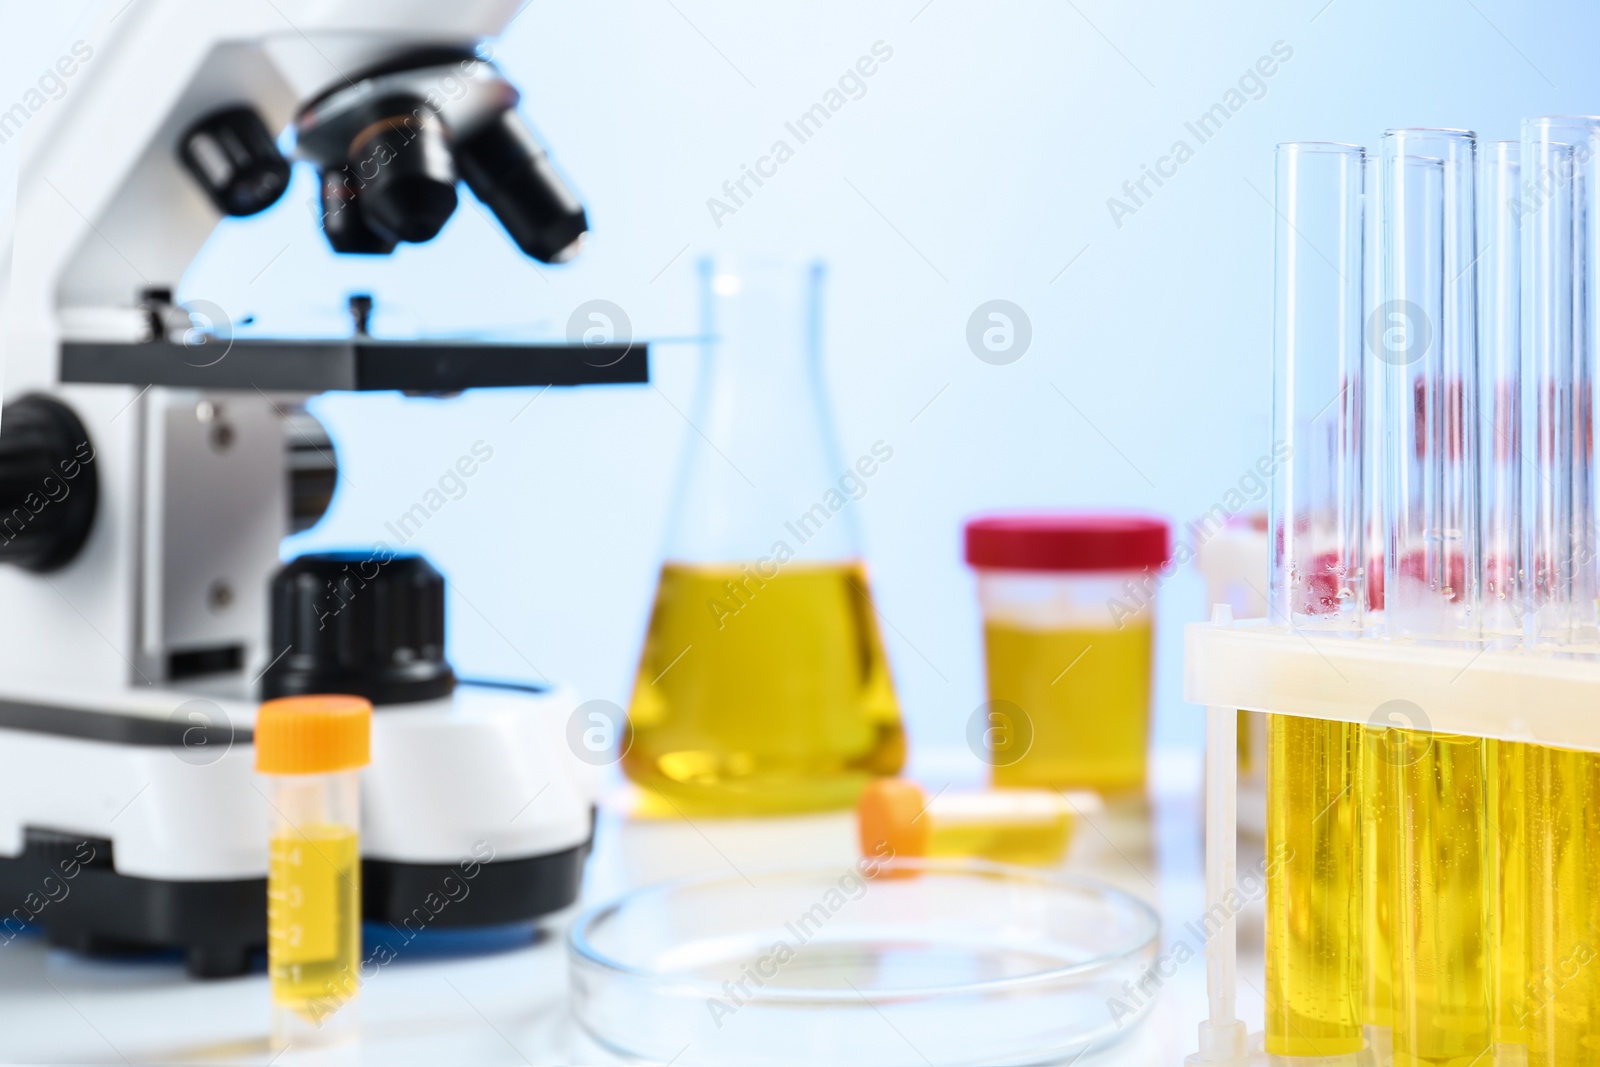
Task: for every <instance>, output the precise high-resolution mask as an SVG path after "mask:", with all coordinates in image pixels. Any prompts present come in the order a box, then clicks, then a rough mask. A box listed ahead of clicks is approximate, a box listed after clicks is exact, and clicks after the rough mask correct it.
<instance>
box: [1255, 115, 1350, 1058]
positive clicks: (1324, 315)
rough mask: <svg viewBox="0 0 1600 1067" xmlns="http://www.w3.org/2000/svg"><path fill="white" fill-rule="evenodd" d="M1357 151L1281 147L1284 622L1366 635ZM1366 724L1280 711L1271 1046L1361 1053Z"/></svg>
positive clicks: (1279, 505) (1278, 502)
mask: <svg viewBox="0 0 1600 1067" xmlns="http://www.w3.org/2000/svg"><path fill="white" fill-rule="evenodd" d="M1365 154H1366V153H1365V151H1364V150H1363V149H1362V148H1360V147H1358V146H1355V145H1339V144H1323V143H1294V144H1281V145H1279V146H1278V153H1277V215H1278V222H1277V229H1276V259H1277V273H1276V284H1275V306H1274V332H1273V347H1274V362H1273V438H1274V451H1275V454H1278V453H1279V452H1280V449H1281V454H1286V456H1287V458H1286V459H1284V461H1283V462H1282V463H1281V464H1280V465H1279V467H1278V470H1277V473H1276V475H1275V477H1274V479H1273V487H1272V512H1271V519H1270V522H1271V529H1272V531H1273V540H1274V543H1273V549H1272V557H1271V559H1272V566H1271V575H1270V582H1271V589H1270V593H1269V604H1270V608H1271V616H1272V619H1273V621H1275V622H1277V623H1279V624H1281V625H1282V624H1286V625H1290V626H1294V627H1297V628H1298V627H1309V628H1316V629H1320V630H1327V631H1335V632H1344V633H1349V634H1351V635H1352V636H1354V635H1356V634H1359V632H1360V628H1361V625H1362V618H1363V614H1364V608H1365V592H1364V585H1363V573H1362V568H1363V564H1364V538H1363V536H1362V534H1363V522H1364V517H1363V507H1362V504H1363V485H1362V476H1363V470H1362V460H1363V453H1364V449H1363V429H1362V425H1361V420H1360V412H1361V407H1362V402H1361V396H1362V377H1361V367H1362V355H1361V314H1362V307H1361V305H1362V218H1363V215H1362V208H1363V199H1362V173H1363V160H1364V157H1365ZM1360 739H1361V728H1360V727H1358V726H1354V725H1351V724H1347V723H1336V722H1326V721H1323V720H1319V719H1303V718H1291V717H1288V716H1283V715H1271V716H1268V718H1267V854H1268V855H1269V856H1280V855H1281V856H1283V857H1285V860H1284V862H1282V863H1280V864H1278V865H1277V868H1276V870H1275V871H1274V872H1273V873H1271V874H1270V875H1269V877H1268V879H1267V904H1266V912H1267V929H1266V956H1267V960H1266V968H1267V969H1266V979H1267V986H1266V1051H1267V1052H1268V1053H1269V1054H1271V1055H1277V1056H1341V1055H1347V1054H1353V1053H1357V1052H1359V1051H1361V1049H1362V1047H1363V1044H1364V1042H1363V1039H1362V1003H1361V1001H1362V979H1363V975H1364V969H1363V962H1362V961H1363V951H1364V939H1363V936H1362V924H1361V909H1362V895H1361V880H1360V865H1359V859H1360V851H1361V837H1360V827H1359V825H1358V824H1357V808H1356V793H1357V790H1355V789H1353V788H1352V786H1353V785H1354V784H1355V776H1356V774H1357V769H1358V764H1359V746H1360Z"/></svg>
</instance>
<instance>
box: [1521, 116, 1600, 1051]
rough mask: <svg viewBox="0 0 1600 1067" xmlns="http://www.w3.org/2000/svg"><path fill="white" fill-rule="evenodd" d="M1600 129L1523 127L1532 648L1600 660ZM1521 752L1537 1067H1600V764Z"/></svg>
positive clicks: (1548, 123) (1528, 996)
mask: <svg viewBox="0 0 1600 1067" xmlns="http://www.w3.org/2000/svg"><path fill="white" fill-rule="evenodd" d="M1597 131H1600V119H1595V118H1585V117H1572V116H1562V117H1556V118H1539V119H1530V120H1527V121H1525V122H1524V123H1523V126H1522V165H1523V183H1522V187H1523V189H1524V190H1525V196H1524V197H1523V199H1522V203H1523V204H1524V207H1525V210H1524V212H1523V216H1522V249H1523V259H1522V265H1523V272H1524V284H1523V303H1522V312H1523V337H1524V340H1525V345H1526V350H1525V353H1524V361H1525V362H1524V365H1525V367H1526V375H1527V379H1528V385H1529V388H1530V391H1531V393H1532V398H1531V403H1530V405H1529V407H1530V410H1531V412H1532V419H1533V422H1534V426H1533V433H1532V435H1531V436H1532V439H1533V447H1532V449H1531V452H1532V461H1533V466H1534V471H1535V476H1533V477H1530V478H1529V484H1530V486H1531V489H1530V496H1531V498H1532V502H1533V506H1532V508H1531V509H1530V516H1531V518H1530V522H1531V530H1530V537H1529V545H1530V559H1529V571H1530V580H1529V597H1528V606H1529V617H1530V622H1531V625H1530V630H1531V636H1532V640H1533V643H1534V645H1535V648H1536V649H1538V650H1544V651H1550V652H1554V653H1558V654H1559V653H1560V652H1561V651H1562V650H1565V649H1568V648H1572V647H1575V646H1578V647H1584V648H1586V649H1590V650H1592V649H1593V648H1594V647H1595V642H1596V640H1597V637H1600V626H1597V623H1600V619H1597V617H1596V592H1595V591H1596V586H1597V575H1596V568H1597V566H1600V563H1597V559H1596V555H1595V551H1594V542H1593V538H1594V522H1595V515H1594V506H1595V501H1596V497H1597V493H1596V489H1595V485H1594V479H1595V477H1596V469H1595V457H1594V439H1593V426H1592V419H1593V414H1592V412H1593V409H1592V402H1593V401H1592V392H1591V390H1592V389H1593V386H1594V380H1593V378H1594V373H1595V366H1594V364H1595V360H1596V358H1597V357H1600V345H1597V343H1596V337H1595V331H1596V330H1597V328H1600V326H1597V322H1596V319H1595V313H1596V309H1597V300H1596V294H1595V286H1596V284H1597V280H1596V275H1595V271H1596V269H1597V267H1600V257H1597V252H1600V216H1597V213H1596V206H1595V200H1594V197H1595V195H1596V192H1597V190H1600V180H1597V170H1600V141H1597ZM1519 747H1520V748H1522V749H1524V754H1523V759H1524V761H1525V772H1524V773H1525V776H1526V796H1525V805H1526V825H1525V830H1526V834H1527V843H1528V853H1529V856H1530V860H1529V868H1530V869H1529V872H1528V875H1527V893H1528V905H1527V915H1528V928H1527V936H1526V941H1525V943H1526V958H1525V982H1524V985H1523V987H1522V992H1523V997H1522V1004H1521V1008H1522V1010H1523V1012H1524V1016H1523V1017H1524V1019H1525V1025H1524V1027H1523V1030H1524V1035H1525V1037H1526V1041H1527V1046H1528V1059H1527V1062H1528V1063H1529V1064H1530V1067H1555V1065H1558V1064H1559V1065H1561V1067H1569V1065H1570V1067H1593V1065H1596V1064H1600V754H1595V753H1591V752H1578V751H1570V750H1565V749H1559V748H1548V747H1543V746H1532V745H1527V746H1519Z"/></svg>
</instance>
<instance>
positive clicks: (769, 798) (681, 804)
mask: <svg viewBox="0 0 1600 1067" xmlns="http://www.w3.org/2000/svg"><path fill="white" fill-rule="evenodd" d="M823 277H824V271H823V268H822V267H821V265H820V264H812V265H808V266H805V267H797V266H794V265H792V264H791V265H785V264H779V263H767V262H758V263H737V264H735V263H731V262H723V261H719V262H716V263H713V262H711V261H709V260H708V261H704V262H702V263H701V265H700V278H701V301H702V303H701V309H702V321H701V335H702V336H703V337H704V338H705V339H706V340H705V342H704V345H705V347H704V355H703V359H702V364H701V371H700V374H701V377H700V384H699V390H698V394H697V396H696V400H695V404H694V407H693V410H692V412H691V413H690V417H689V421H690V423H691V424H692V427H693V428H692V429H691V430H690V431H689V432H688V435H687V441H688V443H687V447H686V450H685V457H684V465H683V469H682V472H681V474H680V476H679V483H678V490H677V494H676V497H675V507H676V513H675V515H674V517H673V519H672V521H671V525H670V530H669V534H668V538H667V548H666V553H665V562H664V563H663V564H662V568H661V578H660V584H659V586H658V587H657V591H656V600H655V607H654V610H653V611H652V614H651V618H650V627H649V632H648V633H647V635H646V637H645V643H644V650H643V652H642V654H641V655H640V659H639V675H638V678H637V680H636V682H635V684H634V691H633V699H632V702H631V704H630V706H629V709H628V720H629V731H628V737H627V738H626V743H627V748H626V755H625V756H624V757H623V767H624V768H625V769H626V771H627V773H628V776H629V777H630V778H632V779H633V780H634V781H635V782H638V783H639V784H640V785H642V786H643V787H645V792H646V794H647V795H652V796H655V797H658V798H659V799H660V800H664V801H665V806H666V807H667V808H668V810H672V809H676V810H678V811H680V812H682V813H684V814H691V813H700V814H712V813H715V814H729V815H735V814H757V813H764V812H786V811H807V810H816V809H824V808H835V807H847V806H849V805H851V804H854V803H855V800H856V798H857V796H858V794H859V793H860V791H861V789H862V787H863V786H864V785H865V784H866V782H867V781H868V780H869V779H870V778H872V777H873V776H876V775H884V774H894V773H895V772H897V771H898V770H899V769H900V767H901V764H902V763H903V762H904V760H905V738H904V734H903V733H902V731H901V727H900V711H899V705H898V704H897V702H896V700H895V695H894V687H893V684H892V682H891V681H890V677H889V666H888V661H887V660H886V658H885V656H884V651H883V641H882V637H881V635H880V633H879V630H878V619H877V614H876V611H875V610H874V608H873V603H872V596H871V593H870V591H869V587H868V583H867V574H866V569H865V567H864V565H863V563H862V560H861V554H860V550H859V543H860V541H859V537H858V534H857V531H856V516H855V511H856V508H857V507H858V504H857V501H858V500H859V499H860V498H861V497H863V496H865V495H866V493H867V492H869V491H870V487H871V484H872V479H873V476H874V475H877V474H879V472H880V470H881V468H882V466H883V464H885V463H887V462H888V461H889V460H890V459H891V458H892V456H893V448H892V446H890V445H889V444H888V443H887V442H882V441H879V442H875V443H874V444H873V445H872V446H871V447H870V448H869V449H868V450H867V451H866V452H864V453H863V455H861V456H859V457H852V458H851V460H850V461H849V462H846V461H845V460H844V459H843V458H842V457H841V456H840V454H839V450H838V447H837V444H836V442H835V439H834V433H833V422H832V418H831V416H830V413H829V408H828V403H827V398H826V394H825V390H824V387H823V381H822V365H821V351H820V349H821V344H820V341H821V310H822V309H821V297H822V284H823Z"/></svg>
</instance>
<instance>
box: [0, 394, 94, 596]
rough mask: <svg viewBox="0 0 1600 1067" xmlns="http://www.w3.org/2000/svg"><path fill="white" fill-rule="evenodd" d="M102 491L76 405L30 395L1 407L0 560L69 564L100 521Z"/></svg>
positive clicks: (44, 566)
mask: <svg viewBox="0 0 1600 1067" xmlns="http://www.w3.org/2000/svg"><path fill="white" fill-rule="evenodd" d="M99 490H100V482H99V477H98V475H97V474H96V473H95V463H94V446H93V445H92V444H91V443H90V441H89V433H88V431H87V430H85V429H84V428H83V423H81V422H79V421H78V417H77V416H76V415H74V414H73V413H72V409H71V408H69V407H67V406H66V405H65V404H63V403H61V402H60V401H58V400H52V399H51V398H50V397H47V396H41V395H38V394H32V395H29V396H24V397H22V398H20V399H18V400H14V401H12V402H11V403H9V404H7V405H6V406H5V409H4V410H3V411H0V562H4V563H15V564H16V565H17V566H19V567H25V568H27V569H28V570H30V571H38V572H41V573H42V572H45V571H53V570H56V569H58V568H60V567H64V566H66V565H67V564H68V563H70V562H71V561H72V558H73V557H74V556H76V555H77V554H78V550H79V549H81V548H82V547H83V543H84V542H85V541H86V540H88V538H89V531H90V530H91V529H92V528H93V527H94V515H95V509H96V506H97V504H98V500H99V496H100V492H99Z"/></svg>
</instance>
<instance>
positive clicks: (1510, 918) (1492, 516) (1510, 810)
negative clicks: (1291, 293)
mask: <svg viewBox="0 0 1600 1067" xmlns="http://www.w3.org/2000/svg"><path fill="white" fill-rule="evenodd" d="M1522 177H1523V171H1522V145H1521V143H1520V142H1518V141H1490V142H1487V143H1485V144H1484V145H1483V147H1482V158H1481V163H1480V170H1479V178H1478V187H1479V195H1478V204H1479V226H1478V230H1479V233H1478V245H1479V249H1480V251H1479V255H1478V282H1479V285H1478V292H1479V300H1478V307H1479V321H1480V327H1479V331H1478V344H1479V367H1480V374H1481V377H1482V381H1481V383H1480V388H1479V402H1480V404H1481V407H1482V415H1483V421H1482V426H1483V431H1484V433H1483V440H1482V442H1481V444H1480V447H1479V450H1478V451H1479V463H1480V465H1481V469H1482V479H1481V483H1482V487H1483V505H1482V507H1483V627H1484V633H1485V636H1486V637H1487V638H1490V639H1493V640H1497V641H1499V642H1500V643H1502V644H1514V643H1517V642H1520V641H1521V639H1522V637H1523V634H1524V629H1525V616H1526V612H1527V603H1528V589H1527V563H1526V557H1527V510H1526V505H1527V504H1528V502H1529V497H1528V494H1527V492H1526V485H1527V479H1526V478H1525V477H1524V468H1525V467H1527V466H1528V460H1527V455H1528V453H1527V450H1526V449H1525V447H1524V436H1525V434H1526V433H1527V430H1528V426H1527V423H1528V419H1527V417H1526V415H1525V412H1526V408H1527V403H1528V396H1527V392H1526V390H1525V389H1524V388H1523V382H1524V366H1525V361H1524V358H1523V346H1522V298H1523V291H1522V290H1523V286H1522V220H1523V217H1524V214H1525V212H1524V211H1523V207H1522V202H1523V196H1522ZM1547 489H1548V487H1546V488H1543V489H1537V490H1536V492H1537V493H1543V492H1546V491H1547ZM1530 749H1531V746H1529V745H1527V744H1524V743H1521V742H1515V741H1501V740H1490V741H1488V742H1487V744H1486V746H1485V762H1486V770H1487V779H1486V782H1485V787H1486V798H1487V803H1486V805H1485V807H1486V810H1487V812H1488V819H1489V832H1488V835H1487V842H1488V850H1489V854H1488V878H1489V885H1488V895H1487V899H1486V905H1487V907H1488V912H1489V956H1490V967H1491V974H1490V986H1491V990H1490V1009H1491V1015H1492V1025H1493V1034H1494V1041H1495V1045H1496V1048H1497V1055H1499V1056H1501V1058H1502V1059H1503V1060H1506V1061H1507V1063H1506V1067H1511V1062H1512V1061H1514V1060H1518V1059H1520V1058H1521V1057H1525V1056H1526V1052H1527V1045H1528V1036H1529V1032H1528V1011H1527V983H1528V940H1527V939H1528V929H1529V926H1528V924H1529V899H1528V889H1529V887H1528V878H1529V874H1530V868H1529V844H1530V842H1529V839H1528V806H1529V805H1528V800H1529V796H1530V794H1529V782H1528V777H1527V770H1528V768H1527V761H1528V757H1529V753H1530Z"/></svg>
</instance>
